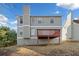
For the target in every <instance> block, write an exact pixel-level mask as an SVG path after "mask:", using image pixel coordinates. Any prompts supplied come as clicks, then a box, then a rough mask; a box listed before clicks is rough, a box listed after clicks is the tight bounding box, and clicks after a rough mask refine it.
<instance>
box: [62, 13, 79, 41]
mask: <svg viewBox="0 0 79 59" xmlns="http://www.w3.org/2000/svg"><path fill="white" fill-rule="evenodd" d="M62 41H79V19H77V20H73V19H72V14H71V12H69V14H68V15H67V20H66V21H65V23H64V25H63V27H62Z"/></svg>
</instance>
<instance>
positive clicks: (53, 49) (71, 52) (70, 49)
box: [0, 42, 79, 56]
mask: <svg viewBox="0 0 79 59" xmlns="http://www.w3.org/2000/svg"><path fill="white" fill-rule="evenodd" d="M0 55H14V56H18V55H20V56H44V55H45V56H79V42H64V43H61V44H60V45H54V44H53V45H44V46H42V45H41V46H11V47H5V48H0Z"/></svg>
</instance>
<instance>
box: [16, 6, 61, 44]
mask: <svg viewBox="0 0 79 59" xmlns="http://www.w3.org/2000/svg"><path fill="white" fill-rule="evenodd" d="M61 29H62V25H61V16H31V15H30V7H28V6H26V7H24V8H23V16H17V45H40V44H55V43H57V44H59V43H60V42H61V31H62V30H61Z"/></svg>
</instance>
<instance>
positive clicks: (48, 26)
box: [18, 25, 62, 27]
mask: <svg viewBox="0 0 79 59" xmlns="http://www.w3.org/2000/svg"><path fill="white" fill-rule="evenodd" d="M24 26H29V27H62V26H30V25H22V26H18V27H24Z"/></svg>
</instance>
